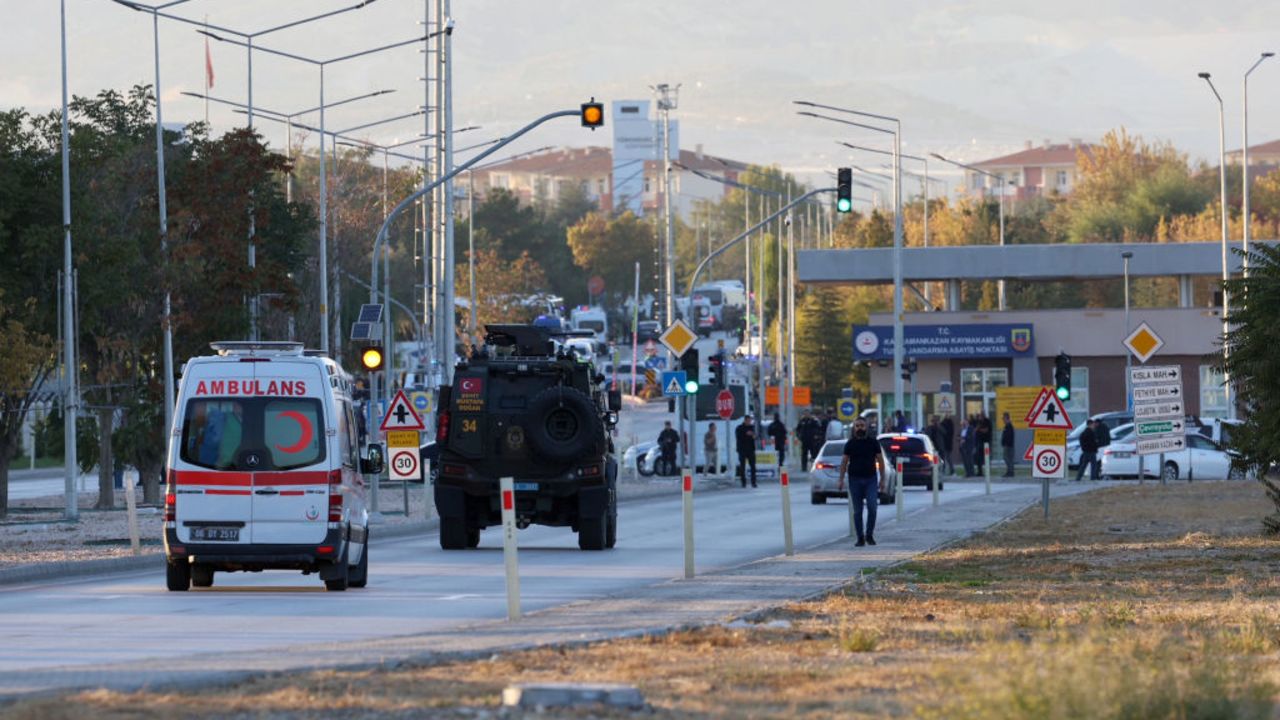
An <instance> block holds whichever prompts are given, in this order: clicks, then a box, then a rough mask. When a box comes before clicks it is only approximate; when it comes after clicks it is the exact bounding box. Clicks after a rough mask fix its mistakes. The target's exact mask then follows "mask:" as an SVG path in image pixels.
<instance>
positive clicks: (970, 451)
mask: <svg viewBox="0 0 1280 720" xmlns="http://www.w3.org/2000/svg"><path fill="white" fill-rule="evenodd" d="M1001 420H1002V424H1003V427H1002V428H1001V431H1000V450H1001V453H1002V455H1003V456H1004V477H1013V466H1014V463H1015V462H1016V460H1015V458H1014V452H1013V446H1014V437H1015V435H1014V430H1013V422H1012V421H1011V420H1010V418H1009V413H1005V414H1004V416H1003V417H1002V418H1001ZM955 431H956V430H955V422H954V421H953V420H952V419H951V417H950V416H947V417H945V418H942V419H941V420H939V419H938V416H937V415H935V416H933V417H932V418H930V420H929V426H928V427H927V428H925V434H927V435H928V436H929V439H930V440H931V441H933V446H934V448H936V449H937V450H938V455H939V456H940V458H939V460H940V461H941V462H942V463H943V464H944V465H945V467H946V472H947V473H948V474H952V475H954V474H955V471H956V469H955V465H954V464H952V462H951V457H950V456H951V448H952V447H953V445H952V442H953V441H954V440H955ZM992 434H993V428H992V424H991V419H990V418H988V417H987V415H986V413H982V412H979V413H977V414H976V415H970V416H968V417H966V418H964V419H962V420H961V421H960V447H959V452H960V462H961V463H962V464H963V465H964V476H965V477H977V476H979V475H982V474H983V473H984V471H985V470H986V460H987V451H988V449H989V448H991V442H992ZM992 454H994V453H992Z"/></svg>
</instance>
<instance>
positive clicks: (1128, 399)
mask: <svg viewBox="0 0 1280 720" xmlns="http://www.w3.org/2000/svg"><path fill="white" fill-rule="evenodd" d="M1120 257H1121V258H1123V259H1124V336H1125V337H1126V338H1128V337H1129V332H1130V328H1129V259H1130V258H1132V257H1133V251H1131V250H1125V251H1124V252H1122V253H1120ZM1132 357H1133V353H1130V352H1127V353H1125V354H1124V395H1125V401H1124V402H1125V409H1126V410H1133V384H1132V383H1133V380H1132V378H1131V376H1130V374H1129V368H1130V366H1131V364H1132V362H1133V361H1132Z"/></svg>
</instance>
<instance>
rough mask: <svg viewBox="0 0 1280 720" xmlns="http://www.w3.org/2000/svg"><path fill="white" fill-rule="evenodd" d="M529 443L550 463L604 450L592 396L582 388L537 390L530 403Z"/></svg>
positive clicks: (601, 429) (586, 455) (526, 429)
mask: <svg viewBox="0 0 1280 720" xmlns="http://www.w3.org/2000/svg"><path fill="white" fill-rule="evenodd" d="M528 416H529V420H528V425H529V426H528V427H526V428H525V431H526V432H527V433H528V436H529V444H530V445H531V446H532V448H533V451H534V452H536V453H537V454H538V455H540V456H542V457H543V458H546V459H547V460H551V461H553V462H568V461H571V460H576V459H580V458H583V457H589V456H591V455H600V454H601V453H603V452H604V443H605V437H604V427H603V426H602V425H601V424H600V421H599V419H598V418H599V411H598V410H597V409H596V406H595V403H594V402H592V400H591V398H589V397H587V396H586V395H585V394H583V393H582V392H581V391H579V390H577V389H575V388H573V387H569V386H565V385H558V386H556V387H550V388H547V389H546V390H543V391H542V392H541V393H538V395H536V396H535V397H534V398H533V402H531V403H529V413H528Z"/></svg>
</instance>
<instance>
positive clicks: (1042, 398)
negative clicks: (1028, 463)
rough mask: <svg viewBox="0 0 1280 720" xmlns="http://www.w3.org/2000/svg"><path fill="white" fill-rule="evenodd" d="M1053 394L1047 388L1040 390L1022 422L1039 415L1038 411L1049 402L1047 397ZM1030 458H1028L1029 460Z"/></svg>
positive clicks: (1029, 420) (1027, 421)
mask: <svg viewBox="0 0 1280 720" xmlns="http://www.w3.org/2000/svg"><path fill="white" fill-rule="evenodd" d="M1052 394H1053V392H1052V391H1050V390H1049V388H1047V387H1042V388H1040V394H1039V395H1037V396H1036V399H1035V402H1033V403H1031V409H1030V410H1028V411H1027V416H1026V417H1024V418H1022V422H1026V423H1029V422H1031V419H1032V418H1034V417H1035V416H1036V415H1039V414H1040V409H1041V408H1042V407H1044V404H1045V403H1046V402H1048V401H1049V396H1050V395H1052ZM1029 459H1030V458H1028V460H1029Z"/></svg>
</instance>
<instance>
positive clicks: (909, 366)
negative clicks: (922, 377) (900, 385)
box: [902, 360, 919, 382]
mask: <svg viewBox="0 0 1280 720" xmlns="http://www.w3.org/2000/svg"><path fill="white" fill-rule="evenodd" d="M918 367H919V366H918V365H916V361H915V360H905V361H903V363H902V379H903V380H906V381H907V382H911V376H912V375H915V374H916V369H917V368H918Z"/></svg>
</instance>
